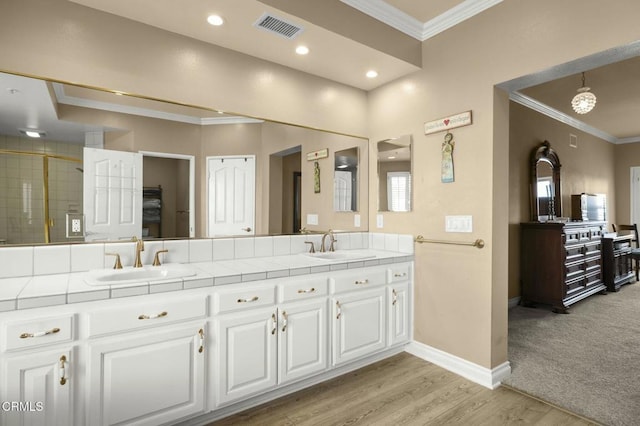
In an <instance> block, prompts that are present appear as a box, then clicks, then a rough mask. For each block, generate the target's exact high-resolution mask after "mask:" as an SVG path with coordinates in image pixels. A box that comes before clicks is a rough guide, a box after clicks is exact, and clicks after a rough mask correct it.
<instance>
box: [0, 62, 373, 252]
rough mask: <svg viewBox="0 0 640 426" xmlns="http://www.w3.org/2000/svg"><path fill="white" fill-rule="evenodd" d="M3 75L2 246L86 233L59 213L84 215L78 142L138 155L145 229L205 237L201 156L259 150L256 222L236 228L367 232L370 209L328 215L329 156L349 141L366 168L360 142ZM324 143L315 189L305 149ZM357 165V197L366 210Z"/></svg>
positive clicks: (158, 234)
mask: <svg viewBox="0 0 640 426" xmlns="http://www.w3.org/2000/svg"><path fill="white" fill-rule="evenodd" d="M0 81H1V82H2V85H3V88H4V89H6V90H4V91H3V93H1V94H0V244H41V243H46V242H52V243H64V242H79V241H82V240H83V238H73V236H71V238H69V237H68V236H67V232H66V231H67V229H66V228H67V227H66V221H67V216H68V215H69V214H71V215H72V217H76V216H73V215H80V216H82V215H83V214H84V213H85V212H84V211H83V203H84V202H85V201H86V198H87V197H86V196H83V188H84V187H85V184H84V182H85V179H87V175H88V172H87V170H86V169H87V167H86V166H87V165H86V164H84V163H83V156H84V155H83V153H84V151H86V150H85V147H95V148H99V149H104V150H106V151H119V152H129V153H142V155H143V159H144V161H143V167H142V175H143V176H142V181H143V186H144V198H143V206H144V214H142V213H141V217H142V220H143V221H145V224H144V228H143V229H141V230H140V234H141V235H142V236H143V237H144V236H147V237H149V238H185V237H190V236H195V237H206V236H208V234H207V211H208V207H209V206H208V205H207V204H208V203H207V199H208V198H207V197H208V196H209V193H208V192H207V191H208V185H209V182H208V180H207V179H208V176H207V165H208V160H207V159H208V158H212V157H224V156H245V157H249V156H253V157H255V206H254V208H255V211H254V214H255V224H254V226H251V227H243V228H244V229H247V228H251V230H250V235H266V234H270V235H274V234H291V233H297V232H299V231H300V228H302V227H305V228H306V229H308V230H310V231H314V230H317V231H323V230H326V229H329V228H332V229H339V230H344V231H366V230H367V229H368V225H367V218H368V214H367V213H366V212H361V213H363V214H362V223H361V226H360V227H355V226H354V222H356V221H354V218H353V217H352V216H353V214H355V211H353V214H352V215H350V216H349V217H345V216H348V215H344V214H343V212H341V214H337V213H336V212H334V211H333V205H334V194H333V180H334V169H335V166H334V153H335V152H338V151H345V150H349V149H354V148H355V152H356V153H357V154H356V156H357V157H359V161H360V162H362V163H359V164H368V141H367V140H366V139H365V138H362V137H358V136H350V135H344V134H339V133H334V132H331V131H323V130H317V129H309V128H305V127H300V126H295V125H289V124H283V123H275V122H269V121H264V120H256V119H252V118H248V117H243V116H239V115H235V114H234V115H233V116H230V115H227V114H223V113H221V112H218V111H214V110H212V109H207V108H198V107H192V106H185V105H181V104H179V103H176V102H171V101H161V100H155V99H149V98H141V97H134V96H127V95H124V96H123V95H119V94H117V93H115V92H111V91H107V90H95V89H90V88H86V87H81V86H77V85H72V84H67V83H60V82H50V81H46V80H43V79H34V78H28V77H24V76H20V75H14V74H7V73H0ZM27 130H32V131H41V132H43V133H42V134H41V137H40V138H31V137H29V136H27V135H26V131H27ZM321 149H328V151H329V153H330V154H329V156H328V157H327V158H324V159H321V160H319V161H318V162H319V164H320V169H321V171H322V173H321V179H322V191H321V192H320V193H315V192H314V187H313V186H314V182H313V181H314V179H313V162H310V161H307V158H306V157H307V154H308V153H310V152H314V151H316V150H321ZM361 169H362V168H360V170H358V173H357V174H358V176H359V179H358V181H357V182H356V184H355V188H353V189H354V191H353V193H354V194H358V198H359V202H358V204H359V205H360V206H367V205H368V200H367V199H362V197H365V198H366V197H367V196H368V173H367V170H361ZM188 187H190V188H191V192H190V191H189V188H188ZM160 189H161V191H160ZM107 195H108V194H107ZM158 206H161V209H160V210H158ZM141 210H142V206H141ZM194 210H195V211H194ZM310 216H313V217H315V218H316V220H317V225H309V224H307V219H308V217H310ZM237 235H244V234H243V233H238V234H237ZM107 239H108V238H107ZM105 240H106V239H105Z"/></svg>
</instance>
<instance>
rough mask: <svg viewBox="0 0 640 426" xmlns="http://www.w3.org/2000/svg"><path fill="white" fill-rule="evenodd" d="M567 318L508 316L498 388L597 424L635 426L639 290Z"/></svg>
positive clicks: (596, 301) (593, 301)
mask: <svg viewBox="0 0 640 426" xmlns="http://www.w3.org/2000/svg"><path fill="white" fill-rule="evenodd" d="M570 312H571V313H570V314H568V315H563V314H554V313H552V312H551V311H550V309H549V307H546V306H540V307H538V308H535V309H534V308H525V307H522V306H516V307H515V308H512V309H510V311H509V361H510V362H511V377H510V378H509V380H507V381H506V382H505V383H506V384H508V385H510V386H512V387H514V388H516V389H519V390H522V391H524V392H526V393H529V394H531V395H533V396H537V397H539V398H541V399H543V400H546V401H549V402H551V403H553V404H556V405H558V406H561V407H564V408H566V409H568V410H570V411H573V412H575V413H577V414H580V415H583V416H586V417H588V418H591V419H593V420H596V421H598V422H600V423H602V424H605V425H610V426H623V425H624V426H627V425H630V426H631V425H633V426H636V425H640V283H635V284H628V285H624V286H622V287H621V288H620V291H618V292H616V293H608V294H606V295H600V294H596V295H593V296H591V297H589V298H587V299H585V300H583V301H581V302H578V303H576V304H575V305H572V307H571V308H570Z"/></svg>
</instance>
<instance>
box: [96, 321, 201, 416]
mask: <svg viewBox="0 0 640 426" xmlns="http://www.w3.org/2000/svg"><path fill="white" fill-rule="evenodd" d="M204 335H205V334H204V325H200V324H196V325H190V326H182V327H176V328H171V329H154V330H153V331H151V330H148V331H145V332H139V333H133V334H129V335H128V337H121V336H119V337H116V338H110V339H103V340H101V341H98V342H95V343H90V345H89V353H90V356H89V372H88V379H89V385H88V389H89V395H90V396H89V403H88V407H87V417H88V419H87V424H90V425H115V424H118V425H133V424H135V425H158V424H161V423H166V422H171V421H172V420H176V419H179V418H182V417H184V416H188V415H191V414H196V413H199V412H202V411H203V409H204V384H205V381H204V374H205V363H204V352H205V350H206V348H205V344H204V343H205V342H204Z"/></svg>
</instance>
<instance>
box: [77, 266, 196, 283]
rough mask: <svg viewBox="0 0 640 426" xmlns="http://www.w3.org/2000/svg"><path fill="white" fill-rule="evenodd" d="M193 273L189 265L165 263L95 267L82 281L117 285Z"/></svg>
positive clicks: (166, 278)
mask: <svg viewBox="0 0 640 426" xmlns="http://www.w3.org/2000/svg"><path fill="white" fill-rule="evenodd" d="M195 274H196V270H195V269H194V268H193V267H192V266H190V265H184V264H182V263H167V264H164V265H161V266H143V267H142V268H133V267H126V268H123V269H97V270H93V271H89V272H88V273H87V276H86V277H85V280H84V281H85V282H86V283H87V284H89V285H95V286H100V285H118V284H131V283H136V282H146V281H157V280H168V279H172V278H182V277H190V276H193V275H195Z"/></svg>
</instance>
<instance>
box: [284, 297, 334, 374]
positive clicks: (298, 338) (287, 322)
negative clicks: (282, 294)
mask: <svg viewBox="0 0 640 426" xmlns="http://www.w3.org/2000/svg"><path fill="white" fill-rule="evenodd" d="M278 313H279V317H280V323H279V327H278V329H279V330H280V337H279V338H278V365H279V368H278V384H283V383H287V382H290V381H293V380H296V379H300V378H303V377H308V376H311V375H312V374H315V373H321V372H323V371H324V370H325V369H326V368H327V365H328V364H327V356H328V351H327V343H328V339H329V332H328V330H327V324H328V317H327V299H326V298H321V299H316V300H312V301H305V302H298V303H290V304H286V305H283V306H281V307H280V308H279V309H278Z"/></svg>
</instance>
